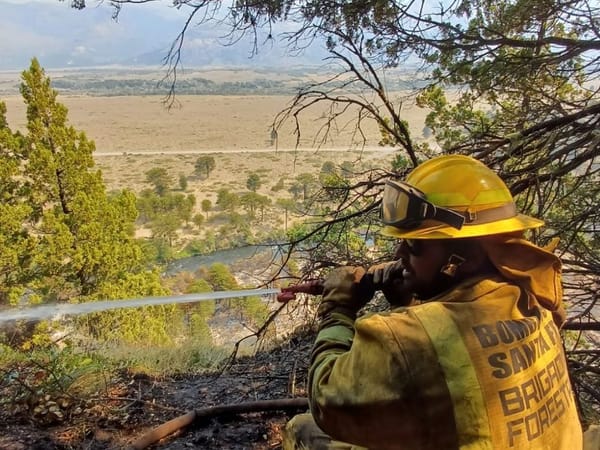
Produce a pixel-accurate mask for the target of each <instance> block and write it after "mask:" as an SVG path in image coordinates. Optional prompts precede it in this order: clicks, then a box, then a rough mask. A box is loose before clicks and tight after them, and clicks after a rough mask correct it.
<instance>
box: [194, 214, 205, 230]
mask: <svg viewBox="0 0 600 450" xmlns="http://www.w3.org/2000/svg"><path fill="white" fill-rule="evenodd" d="M205 220H206V219H205V218H204V216H203V215H202V214H194V217H192V223H193V224H194V225H196V227H197V228H202V225H203V224H204V221H205Z"/></svg>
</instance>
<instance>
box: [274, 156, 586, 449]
mask: <svg viewBox="0 0 600 450" xmlns="http://www.w3.org/2000/svg"><path fill="white" fill-rule="evenodd" d="M381 219H382V222H383V225H384V229H383V233H384V234H386V235H389V236H393V237H396V238H399V239H400V241H399V242H400V246H399V249H398V257H399V259H398V261H396V262H392V263H388V264H386V265H384V266H376V267H374V268H371V269H369V270H365V269H363V268H361V267H342V268H338V269H335V270H334V271H332V273H331V274H330V275H329V277H328V278H327V279H326V280H325V282H324V286H323V297H322V302H321V303H320V306H319V310H318V315H319V319H320V328H319V332H318V335H317V337H316V341H315V344H314V347H313V350H312V354H311V362H310V369H309V379H308V390H309V392H308V397H309V404H310V413H309V414H301V415H298V416H296V417H294V418H292V420H291V421H290V422H289V423H288V424H287V426H286V429H285V430H284V449H350V448H352V449H360V448H371V449H436V450H439V449H467V448H468V449H525V448H527V449H553V450H561V449H565V450H566V449H568V450H573V449H581V448H582V445H583V444H582V430H581V425H580V423H579V419H578V414H577V409H576V406H575V402H574V396H573V393H572V390H571V384H570V382H569V374H568V371H567V365H566V360H565V355H564V351H563V345H562V341H561V337H560V334H559V329H560V327H561V325H562V323H563V322H564V320H565V313H564V309H563V307H562V288H561V279H560V271H561V265H560V261H559V259H558V258H557V257H556V256H554V255H553V254H552V252H551V249H549V248H541V247H538V246H536V245H534V244H533V243H531V242H529V241H528V240H526V239H525V238H524V232H525V230H530V229H534V228H538V227H540V226H542V225H543V222H542V221H540V220H538V219H536V218H533V217H529V216H526V215H523V214H519V213H518V212H517V208H516V206H515V203H514V201H513V198H512V195H511V194H510V191H509V190H508V189H507V187H506V185H505V184H504V182H503V181H502V180H501V179H500V178H499V177H498V176H497V175H496V174H495V173H494V172H493V171H492V170H490V169H489V168H487V167H486V166H485V165H483V164H482V163H480V162H478V161H477V160H475V159H473V158H470V157H467V156H459V155H447V156H440V157H436V158H433V159H431V160H429V161H427V162H425V163H423V164H421V165H419V166H418V167H417V168H416V169H414V170H413V171H412V172H411V173H410V174H409V175H408V177H407V179H406V181H405V182H399V181H392V180H389V181H387V183H386V185H385V188H384V191H383V198H382V210H381ZM375 290H382V291H383V293H384V294H385V296H386V298H387V299H388V301H389V302H390V304H391V305H392V306H393V309H391V310H390V311H389V312H384V313H373V314H366V315H363V316H362V317H360V318H358V319H357V313H358V311H359V310H360V309H361V308H362V307H363V306H364V305H365V304H366V303H367V302H368V301H369V300H370V299H371V298H372V297H373V295H374V292H375Z"/></svg>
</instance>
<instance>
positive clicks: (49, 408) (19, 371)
mask: <svg viewBox="0 0 600 450" xmlns="http://www.w3.org/2000/svg"><path fill="white" fill-rule="evenodd" d="M109 377H110V370H109V369H108V368H107V365H106V363H105V361H104V360H103V359H101V358H97V357H94V356H92V355H88V354H86V353H79V352H75V351H74V350H73V349H72V348H70V347H66V348H65V349H59V348H58V347H56V346H50V347H45V348H43V349H35V350H31V351H27V352H17V351H14V350H12V349H11V348H9V347H3V346H0V391H2V392H3V398H2V399H0V407H2V408H4V409H12V410H13V411H20V412H21V414H26V415H27V416H28V418H29V420H31V421H33V422H36V423H39V424H41V425H53V424H58V423H61V422H63V421H65V420H67V419H68V418H69V417H70V416H71V414H72V412H73V410H75V409H76V408H77V407H79V404H80V402H79V398H84V397H85V396H87V395H90V394H92V393H93V392H94V391H97V390H99V389H100V388H102V387H104V381H105V380H106V379H107V378H109Z"/></svg>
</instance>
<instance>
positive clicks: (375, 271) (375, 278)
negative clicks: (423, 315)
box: [366, 261, 413, 306]
mask: <svg viewBox="0 0 600 450" xmlns="http://www.w3.org/2000/svg"><path fill="white" fill-rule="evenodd" d="M403 271H404V267H403V266H402V263H401V262H400V261H391V262H385V263H381V264H376V265H374V266H371V267H369V269H368V270H367V275H366V276H367V277H370V278H371V282H372V283H373V287H374V289H375V290H380V291H381V292H383V295H384V296H385V298H386V300H387V301H388V302H389V303H390V305H392V306H406V305H408V304H409V303H410V302H411V301H412V298H413V295H412V292H410V291H409V290H408V289H407V286H406V285H405V284H404V278H403V276H402V272H403Z"/></svg>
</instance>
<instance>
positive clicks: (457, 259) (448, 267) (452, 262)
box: [440, 253, 466, 278]
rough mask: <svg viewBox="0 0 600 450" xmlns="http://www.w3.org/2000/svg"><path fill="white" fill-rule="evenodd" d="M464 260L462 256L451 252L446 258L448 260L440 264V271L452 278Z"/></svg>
mask: <svg viewBox="0 0 600 450" xmlns="http://www.w3.org/2000/svg"><path fill="white" fill-rule="evenodd" d="M465 261H466V260H465V258H463V257H462V256H458V255H455V254H454V253H453V254H451V255H450V257H449V258H448V262H447V263H446V264H445V265H443V266H442V268H441V269H440V272H442V273H443V274H444V275H448V276H449V277H451V278H454V277H455V276H456V272H457V271H458V269H459V267H460V266H462V265H463V264H464V263H465Z"/></svg>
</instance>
